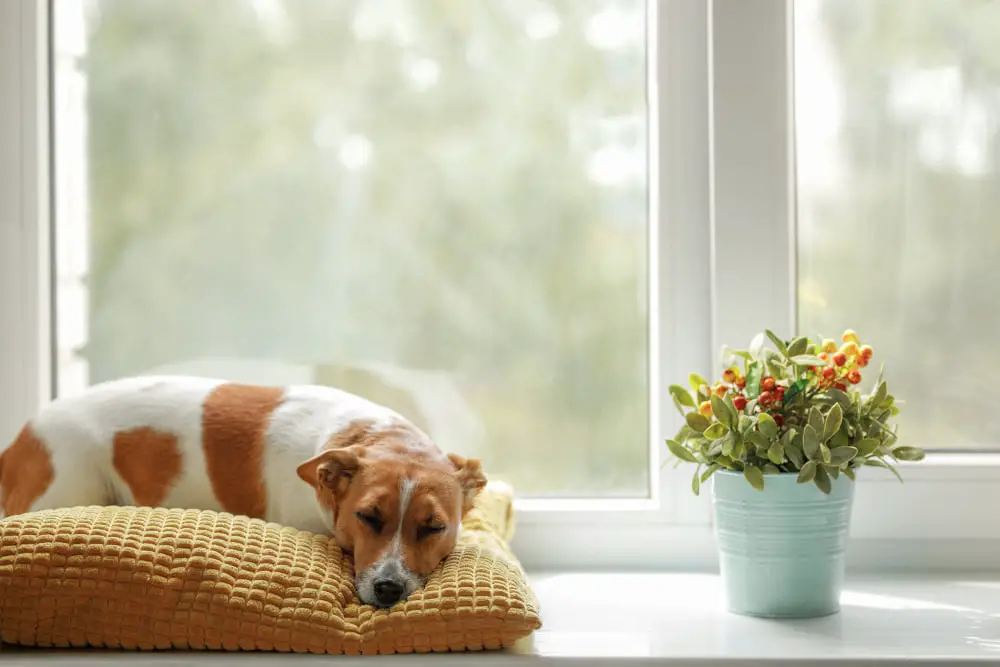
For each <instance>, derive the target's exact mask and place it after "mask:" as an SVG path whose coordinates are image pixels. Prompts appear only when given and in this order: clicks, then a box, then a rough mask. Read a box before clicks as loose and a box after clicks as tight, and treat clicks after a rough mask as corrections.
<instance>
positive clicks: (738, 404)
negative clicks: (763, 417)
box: [733, 396, 747, 410]
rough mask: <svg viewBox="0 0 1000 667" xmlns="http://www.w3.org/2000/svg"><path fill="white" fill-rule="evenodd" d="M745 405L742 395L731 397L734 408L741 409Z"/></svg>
mask: <svg viewBox="0 0 1000 667" xmlns="http://www.w3.org/2000/svg"><path fill="white" fill-rule="evenodd" d="M746 406H747V399H745V398H744V397H742V396H734V397H733V407H734V408H736V409H737V410H742V409H743V408H745V407H746Z"/></svg>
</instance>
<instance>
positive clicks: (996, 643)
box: [2, 573, 1000, 667]
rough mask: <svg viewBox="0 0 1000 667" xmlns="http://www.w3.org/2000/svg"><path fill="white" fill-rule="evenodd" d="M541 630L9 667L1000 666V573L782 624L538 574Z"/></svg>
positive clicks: (44, 657)
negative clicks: (355, 646)
mask: <svg viewBox="0 0 1000 667" xmlns="http://www.w3.org/2000/svg"><path fill="white" fill-rule="evenodd" d="M532 582H533V584H534V586H535V590H536V592H537V593H538V597H539V601H540V604H541V607H542V616H543V622H544V627H543V628H542V629H541V630H539V631H538V632H536V633H535V634H534V636H532V637H530V638H528V639H526V640H524V641H522V642H521V643H520V645H519V646H517V647H516V648H515V649H513V650H511V651H507V652H502V653H468V654H448V655H441V654H432V655H429V656H407V657H406V658H401V657H400V656H371V657H361V658H346V657H342V656H336V657H335V658H332V657H330V656H307V655H295V656H291V655H288V654H280V653H256V654H250V653H239V654H228V653H225V654H224V653H211V654H204V653H202V654H194V655H192V654H187V653H180V652H176V653H171V652H165V653H155V654H154V653H109V652H103V651H55V652H54V651H31V650H26V651H20V650H18V651H9V650H8V651H9V652H7V653H6V655H4V656H3V658H2V661H3V663H4V664H18V663H21V662H24V663H31V664H40V663H44V664H73V665H79V664H84V663H89V664H93V665H98V664H108V663H112V662H118V661H119V660H123V661H124V660H127V661H129V662H131V663H132V664H136V665H138V664H147V663H149V664H153V663H155V664H157V665H163V664H202V663H208V664H213V665H222V664H232V665H238V664H244V663H247V662H251V663H253V664H257V665H261V664H266V665H272V664H274V665H277V664H287V663H289V662H291V661H293V660H294V661H298V660H309V661H313V660H314V661H323V663H324V664H328V663H329V661H331V660H336V662H337V664H352V665H353V664H358V665H370V664H373V663H376V664H406V665H437V664H441V663H442V662H445V663H447V664H475V665H491V664H493V665H505V664H519V665H550V664H587V665H594V664H602V665H603V664H609V665H622V664H625V665H627V664H637V665H638V664H669V665H671V666H672V667H681V666H683V665H688V664H698V665H737V664H738V665H750V664H754V663H758V664H774V663H776V662H780V663H781V664H783V665H811V664H812V663H814V662H816V661H823V664H824V665H826V666H833V665H858V664H873V663H874V664H880V665H883V664H903V663H904V662H907V661H913V660H914V659H918V660H920V661H921V662H923V663H925V664H927V663H930V664H956V663H961V662H966V661H968V662H976V663H977V664H1000V576H998V575H995V574H994V575H989V576H983V577H976V576H971V575H962V576H955V577H944V576H934V577H916V576H910V577H907V578H887V577H885V576H882V577H876V576H872V575H866V576H858V577H851V576H849V577H848V581H847V584H846V586H845V590H844V594H843V597H842V610H841V612H840V613H839V614H836V615H833V616H828V617H825V618H817V619H806V620H794V621H773V620H765V619H756V618H748V617H743V616H737V615H734V614H730V613H728V612H726V611H725V608H724V604H723V596H722V584H721V580H720V579H719V577H718V576H717V575H714V574H680V573H672V574H667V573H656V574H642V573H631V574H614V573H603V574H582V573H554V574H536V575H533V576H532Z"/></svg>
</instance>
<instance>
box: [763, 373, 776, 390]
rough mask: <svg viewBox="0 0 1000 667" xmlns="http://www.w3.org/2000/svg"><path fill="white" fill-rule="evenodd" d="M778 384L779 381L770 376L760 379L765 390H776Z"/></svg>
mask: <svg viewBox="0 0 1000 667" xmlns="http://www.w3.org/2000/svg"><path fill="white" fill-rule="evenodd" d="M776 384H777V383H776V382H775V381H774V378H773V377H771V376H768V377H766V378H764V379H763V380H761V381H760V388H761V389H763V390H764V391H774V387H775V385H776Z"/></svg>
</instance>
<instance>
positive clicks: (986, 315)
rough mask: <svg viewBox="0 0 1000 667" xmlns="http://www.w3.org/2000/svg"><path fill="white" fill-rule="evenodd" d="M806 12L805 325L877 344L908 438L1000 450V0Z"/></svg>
mask: <svg viewBox="0 0 1000 667" xmlns="http://www.w3.org/2000/svg"><path fill="white" fill-rule="evenodd" d="M795 12H796V19H795V85H796V100H795V101H796V114H795V119H796V124H797V131H796V134H797V150H798V225H799V226H798V237H799V238H798V244H799V283H798V288H799V294H798V303H799V326H800V329H801V331H802V332H804V333H805V332H808V333H816V332H823V333H826V334H827V335H830V334H834V335H836V334H837V333H839V332H840V331H842V330H843V329H844V328H848V327H850V328H855V329H857V330H858V333H859V335H860V336H861V337H862V338H864V339H866V340H868V341H870V342H871V343H872V345H873V346H874V347H875V352H876V361H877V360H878V359H879V358H881V359H882V360H884V361H885V365H886V373H887V379H888V381H889V385H890V387H893V386H895V389H896V391H898V393H899V395H900V398H903V399H905V405H904V406H902V407H903V412H902V414H901V415H900V434H901V435H902V436H903V439H904V440H906V441H907V442H911V443H914V444H920V445H924V446H926V447H929V448H967V449H971V448H986V447H994V446H997V445H1000V412H998V411H997V410H996V394H997V392H996V389H995V386H994V377H993V376H994V375H995V374H994V373H993V372H992V370H991V369H993V368H995V367H996V366H997V364H1000V345H998V344H997V338H996V335H995V332H996V331H997V330H998V329H1000V295H998V293H997V292H995V290H996V289H997V288H998V287H1000V263H998V261H997V257H998V255H1000V222H998V218H997V212H998V211H1000V170H998V157H1000V135H998V133H997V126H998V122H1000V69H998V68H997V66H996V65H997V62H998V61H997V58H998V56H1000V49H998V44H1000V42H998V39H997V38H998V37H1000V2H956V0H921V1H920V2H914V1H913V0H808V1H800V2H796V3H795ZM869 370H870V371H871V374H872V375H874V374H875V373H877V368H875V367H870V368H869Z"/></svg>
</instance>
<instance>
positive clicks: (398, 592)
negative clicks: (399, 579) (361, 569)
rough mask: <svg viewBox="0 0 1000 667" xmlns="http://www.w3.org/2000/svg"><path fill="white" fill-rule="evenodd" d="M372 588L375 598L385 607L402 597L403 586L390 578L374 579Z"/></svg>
mask: <svg viewBox="0 0 1000 667" xmlns="http://www.w3.org/2000/svg"><path fill="white" fill-rule="evenodd" d="M374 588H375V599H376V600H378V603H379V604H381V605H385V606H386V607H391V606H392V605H394V604H396V603H397V602H399V598H401V597H403V587H402V586H401V585H400V584H397V583H396V582H395V581H393V580H392V579H376V580H375V586H374Z"/></svg>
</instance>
